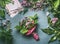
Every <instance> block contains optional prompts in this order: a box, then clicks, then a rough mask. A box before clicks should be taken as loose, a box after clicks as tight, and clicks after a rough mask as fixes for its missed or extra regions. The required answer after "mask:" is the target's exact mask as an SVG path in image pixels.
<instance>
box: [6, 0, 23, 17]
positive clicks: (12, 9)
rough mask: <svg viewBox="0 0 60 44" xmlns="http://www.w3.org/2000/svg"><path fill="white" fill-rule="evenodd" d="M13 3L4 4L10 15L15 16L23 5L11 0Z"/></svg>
mask: <svg viewBox="0 0 60 44" xmlns="http://www.w3.org/2000/svg"><path fill="white" fill-rule="evenodd" d="M12 1H13V3H9V4H6V7H5V8H6V10H7V12H8V14H9V15H10V17H12V18H13V17H14V16H16V15H17V14H18V13H19V12H20V11H23V7H22V6H21V3H20V2H19V1H18V0H12Z"/></svg>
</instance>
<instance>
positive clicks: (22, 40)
mask: <svg viewBox="0 0 60 44" xmlns="http://www.w3.org/2000/svg"><path fill="white" fill-rule="evenodd" d="M35 14H38V24H39V26H38V35H39V38H40V41H35V40H34V39H33V37H31V38H30V37H29V38H27V37H24V36H22V35H21V34H19V33H18V32H17V31H16V30H15V28H14V27H15V26H16V25H18V23H19V21H21V20H22V19H23V18H24V17H25V16H33V15H35ZM6 18H7V19H10V21H11V29H12V30H13V31H12V35H13V38H14V39H13V44H48V41H49V39H50V38H51V35H47V34H45V33H44V32H42V31H41V29H42V28H47V26H48V21H47V16H46V11H28V12H27V13H26V14H25V15H22V14H18V15H16V16H15V17H14V18H11V17H9V16H8V15H6ZM0 44H2V43H1V42H0ZM51 44H60V42H58V41H55V42H53V43H51Z"/></svg>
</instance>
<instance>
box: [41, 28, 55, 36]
mask: <svg viewBox="0 0 60 44" xmlns="http://www.w3.org/2000/svg"><path fill="white" fill-rule="evenodd" d="M42 31H43V32H45V33H46V34H48V35H52V34H54V31H53V30H52V29H49V28H47V29H42Z"/></svg>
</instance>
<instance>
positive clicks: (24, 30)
mask: <svg viewBox="0 0 60 44" xmlns="http://www.w3.org/2000/svg"><path fill="white" fill-rule="evenodd" d="M27 31H28V30H26V29H22V30H21V31H20V33H21V34H26V33H27Z"/></svg>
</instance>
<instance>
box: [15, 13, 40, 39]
mask: <svg viewBox="0 0 60 44" xmlns="http://www.w3.org/2000/svg"><path fill="white" fill-rule="evenodd" d="M37 21H38V17H37V14H35V15H34V16H33V17H32V16H30V17H25V18H24V19H23V20H22V21H21V22H19V25H17V26H16V27H15V28H16V29H17V30H18V31H19V32H20V33H21V34H22V35H25V36H29V35H32V36H33V37H34V39H35V40H39V36H38V34H37V33H36V28H37V24H38V22H37Z"/></svg>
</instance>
